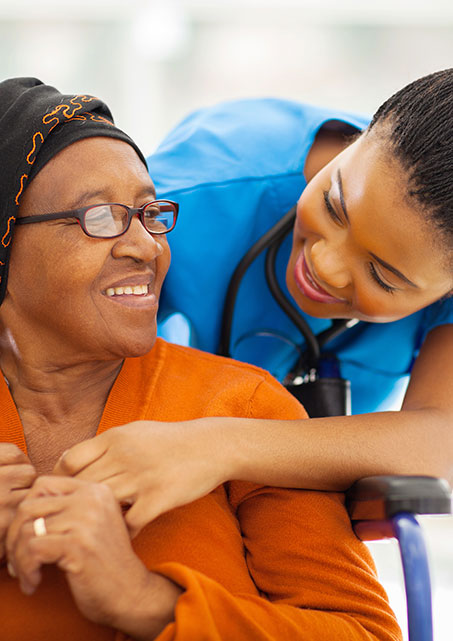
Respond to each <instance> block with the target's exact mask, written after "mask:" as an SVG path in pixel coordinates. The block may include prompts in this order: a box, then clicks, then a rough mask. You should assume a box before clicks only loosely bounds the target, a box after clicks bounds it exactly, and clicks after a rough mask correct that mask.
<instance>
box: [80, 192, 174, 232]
mask: <svg viewBox="0 0 453 641" xmlns="http://www.w3.org/2000/svg"><path fill="white" fill-rule="evenodd" d="M175 214H176V211H175V208H174V206H173V205H172V204H171V203H166V202H159V201H156V202H154V203H150V205H148V207H146V209H145V210H144V215H143V220H144V224H145V228H146V229H147V230H148V231H149V232H151V233H152V234H165V232H167V231H168V230H169V229H171V227H172V226H173V224H174V219H175ZM127 221H128V211H127V209H126V207H123V206H122V205H97V206H96V207H91V208H90V209H88V210H87V211H86V213H85V228H86V230H87V232H88V233H89V234H91V235H93V236H98V237H101V238H108V237H111V236H117V235H118V234H121V233H122V232H123V231H124V230H125V229H126V227H127Z"/></svg>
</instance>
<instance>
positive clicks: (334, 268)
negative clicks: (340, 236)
mask: <svg viewBox="0 0 453 641" xmlns="http://www.w3.org/2000/svg"><path fill="white" fill-rule="evenodd" d="M310 258H311V263H312V265H313V269H314V270H315V272H316V276H318V278H319V279H320V280H322V281H323V283H325V284H326V285H329V286H330V287H335V289H342V288H343V287H347V286H348V285H349V284H350V282H351V275H350V273H349V270H348V268H347V265H346V263H345V261H344V260H343V258H342V256H341V252H340V250H339V248H338V247H336V246H335V245H332V244H330V243H329V242H328V241H327V240H325V239H324V238H321V239H320V240H318V241H317V242H315V243H314V245H313V246H312V248H311V252H310ZM321 285H322V283H321Z"/></svg>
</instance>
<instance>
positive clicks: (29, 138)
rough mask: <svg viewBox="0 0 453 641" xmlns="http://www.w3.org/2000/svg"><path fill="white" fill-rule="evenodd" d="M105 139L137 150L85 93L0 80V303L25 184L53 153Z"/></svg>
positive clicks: (100, 105) (107, 112) (28, 81)
mask: <svg viewBox="0 0 453 641" xmlns="http://www.w3.org/2000/svg"><path fill="white" fill-rule="evenodd" d="M95 136H107V137H110V138H119V139H120V140H123V141H124V142H127V143H128V144H130V145H132V147H133V148H134V149H135V151H136V152H137V154H138V155H139V157H140V159H141V160H142V162H143V163H144V164H145V166H146V160H145V158H144V157H143V155H142V153H141V151H140V149H139V148H138V147H137V146H136V144H135V143H134V142H133V140H131V138H129V136H127V135H126V134H125V133H124V132H123V131H121V130H120V129H117V128H116V127H115V125H114V124H113V117H112V114H111V113H110V110H109V108H108V107H107V105H106V104H105V103H104V102H102V101H101V100H99V99H98V98H95V97H93V96H88V95H84V94H81V95H63V94H61V93H60V92H59V91H58V90H57V89H55V88H54V87H51V86H50V85H45V84H43V83H42V82H41V81H40V80H38V79H37V78H11V79H9V80H5V81H3V82H0V304H1V303H2V302H3V299H4V298H5V294H6V284H7V278H8V263H9V254H10V249H11V241H12V238H13V232H14V222H15V220H16V217H17V210H18V207H19V204H20V199H21V196H22V194H23V193H24V191H25V189H26V187H27V185H28V184H29V182H30V181H31V180H32V179H33V178H34V177H35V176H36V174H37V173H38V172H39V171H40V169H42V168H43V167H44V165H45V164H46V163H47V162H49V160H51V159H52V158H53V157H54V156H55V155H56V154H57V153H58V152H59V151H61V150H62V149H64V148H65V147H67V146H68V145H70V144H72V143H73V142H76V141H77V140H81V139H83V138H92V137H95Z"/></svg>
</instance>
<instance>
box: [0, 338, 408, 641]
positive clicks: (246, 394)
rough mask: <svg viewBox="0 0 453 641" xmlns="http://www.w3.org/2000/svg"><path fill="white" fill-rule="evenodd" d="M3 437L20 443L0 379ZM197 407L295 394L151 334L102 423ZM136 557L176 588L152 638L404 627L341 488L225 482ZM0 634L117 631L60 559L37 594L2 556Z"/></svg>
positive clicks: (41, 636)
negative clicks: (169, 615) (22, 585)
mask: <svg viewBox="0 0 453 641" xmlns="http://www.w3.org/2000/svg"><path fill="white" fill-rule="evenodd" d="M0 403H1V405H0V407H1V417H0V440H1V441H8V442H13V443H16V444H17V445H18V446H19V447H21V448H22V450H23V451H25V452H26V444H25V440H24V435H23V430H22V426H21V423H20V419H19V416H18V414H17V411H16V408H15V405H14V402H13V400H12V398H11V396H10V394H9V391H8V388H7V387H6V385H5V384H4V383H3V382H1V383H0ZM201 416H244V417H252V418H281V419H293V418H301V417H304V416H305V412H304V411H303V409H302V408H301V406H300V405H299V404H298V403H297V402H296V401H295V400H294V398H293V397H292V396H290V395H289V394H288V393H287V392H286V391H285V390H284V389H283V388H282V387H281V386H280V385H279V384H278V383H277V382H276V381H274V380H273V379H272V378H271V377H270V376H269V375H268V374H267V373H265V372H263V371H261V370H258V369H256V368H253V367H251V366H248V365H245V364H242V363H237V362H234V361H230V360H226V359H221V358H218V357H215V356H212V355H210V354H204V353H202V352H198V351H196V350H192V349H188V348H183V347H178V346H174V345H169V344H167V343H165V342H163V341H161V340H158V341H157V343H156V345H155V347H154V348H153V349H152V351H151V352H150V353H149V354H148V355H146V356H144V357H143V358H131V359H126V361H125V363H124V365H123V368H122V370H121V372H120V374H119V376H118V378H117V380H116V382H115V384H114V386H113V388H112V390H111V393H110V395H109V398H108V400H107V404H106V407H105V410H104V413H103V416H102V419H101V422H100V425H99V429H98V433H101V432H103V431H105V430H107V429H109V428H111V427H114V426H116V425H122V424H124V423H128V422H130V421H135V420H142V419H150V420H158V421H181V420H185V419H192V418H196V417H201ZM133 545H134V549H135V551H136V553H137V554H138V556H139V557H140V558H141V559H142V561H143V562H144V563H145V564H146V566H147V567H148V568H150V569H152V570H154V571H156V572H158V573H160V574H162V575H164V576H166V577H168V578H169V579H171V580H173V581H174V582H175V583H177V584H178V585H180V586H182V587H183V588H185V591H184V593H183V594H182V595H181V596H180V598H179V599H178V603H177V606H176V611H175V621H174V623H171V624H169V625H168V626H167V627H166V628H165V629H164V630H163V631H162V632H161V634H160V635H159V637H158V641H170V640H172V641H202V640H206V641H218V640H220V639H225V640H226V639H228V640H231V641H271V640H275V641H277V640H279V641H289V640H291V641H298V640H304V641H326V640H327V639H328V640H329V641H359V640H360V641H376V640H379V641H395V640H396V639H400V632H399V629H398V626H397V624H396V621H395V618H394V616H393V614H392V612H391V610H390V608H389V606H388V603H387V600H386V596H385V593H384V591H383V589H382V587H381V586H380V585H379V583H378V582H377V580H376V578H375V570H374V567H373V563H372V560H371V558H370V556H369V553H368V551H367V549H366V547H365V546H364V545H363V544H362V543H360V542H359V541H358V540H357V539H356V538H355V536H354V534H353V533H352V531H351V527H350V524H349V520H348V516H347V514H346V511H345V510H344V507H343V500H342V495H340V494H333V493H324V492H307V491H295V490H285V489H277V488H271V487H261V486H255V485H252V484H250V483H243V482H231V483H228V484H225V485H224V486H221V487H219V488H217V489H216V490H215V491H214V492H212V493H211V494H209V495H208V496H206V497H205V498H202V499H200V500H198V501H195V502H193V503H191V504H189V505H186V506H184V507H181V508H178V509H175V510H173V511H171V512H169V513H167V514H164V515H162V516H161V517H159V518H158V519H157V520H155V521H154V522H152V523H151V524H149V525H148V526H147V527H146V528H145V529H144V530H143V531H142V532H141V533H140V535H139V536H138V537H137V538H136V539H135V540H134V542H133ZM0 638H1V639H2V641H61V640H62V639H64V640H65V641H101V640H104V639H105V640H113V639H117V640H119V639H124V638H125V637H124V636H123V635H122V634H121V633H119V632H115V631H114V630H112V629H109V628H105V627H102V626H99V625H94V624H92V623H90V622H89V621H87V620H86V619H84V618H83V617H82V616H81V615H80V614H79V612H78V610H77V609H76V607H75V605H74V603H73V601H72V598H71V594H70V591H69V589H68V587H67V585H66V581H65V577H64V574H63V573H62V572H60V571H59V570H58V569H57V568H55V567H53V566H49V567H46V568H45V571H44V573H43V581H42V583H41V585H40V586H39V588H38V589H37V591H36V592H35V594H34V595H33V596H25V595H23V594H22V593H21V592H20V590H19V588H18V585H17V581H16V580H15V579H12V578H11V577H9V576H8V574H7V572H6V568H5V567H2V568H1V569H0Z"/></svg>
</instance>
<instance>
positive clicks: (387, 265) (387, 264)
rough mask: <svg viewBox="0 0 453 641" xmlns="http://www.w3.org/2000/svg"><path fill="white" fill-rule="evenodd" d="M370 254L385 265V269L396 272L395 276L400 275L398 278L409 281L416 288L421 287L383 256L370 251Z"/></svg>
mask: <svg viewBox="0 0 453 641" xmlns="http://www.w3.org/2000/svg"><path fill="white" fill-rule="evenodd" d="M370 256H372V257H373V258H374V260H375V261H376V262H378V263H380V264H381V265H382V267H385V269H388V270H389V271H390V272H392V273H393V274H395V276H398V278H401V280H403V281H404V282H405V283H407V284H408V285H410V286H411V287H415V289H420V288H419V286H418V285H416V284H415V283H413V282H412V281H411V280H409V279H408V277H407V276H405V275H404V274H403V273H401V272H400V270H399V269H396V267H393V266H392V265H390V264H389V263H386V262H385V260H382V258H379V256H376V254H373V252H370Z"/></svg>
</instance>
